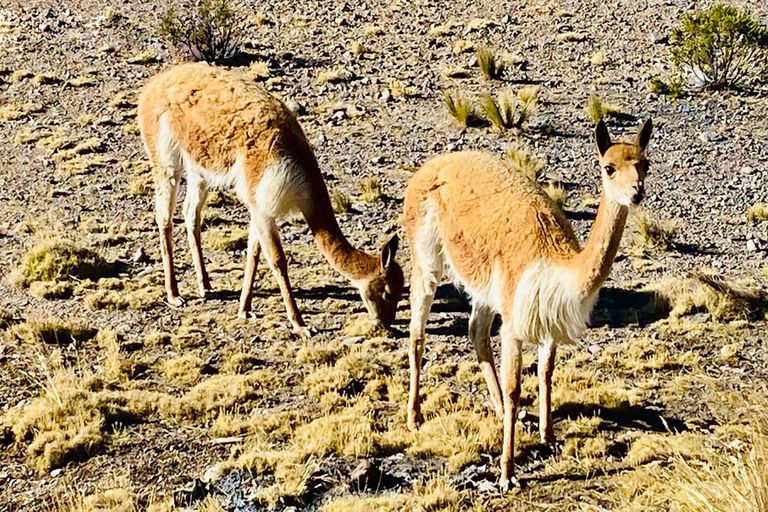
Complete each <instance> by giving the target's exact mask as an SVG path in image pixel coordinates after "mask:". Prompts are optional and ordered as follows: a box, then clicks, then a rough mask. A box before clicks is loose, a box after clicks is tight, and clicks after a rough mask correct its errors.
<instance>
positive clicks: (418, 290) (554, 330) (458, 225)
mask: <svg viewBox="0 0 768 512" xmlns="http://www.w3.org/2000/svg"><path fill="white" fill-rule="evenodd" d="M651 127H652V125H651V120H650V119H649V120H648V121H646V122H645V123H644V124H643V126H642V127H641V128H640V132H639V133H638V135H637V138H636V139H635V141H634V142H633V143H627V142H619V143H615V144H614V143H612V142H611V137H610V135H609V134H608V130H607V129H606V126H605V123H603V122H602V121H601V122H600V123H599V124H598V125H597V129H596V131H595V140H596V142H597V149H598V152H599V160H600V169H601V171H600V172H601V173H602V179H603V194H602V199H601V201H600V208H599V210H598V212H597V217H596V219H595V224H594V226H593V227H592V233H591V234H590V236H589V240H588V241H587V243H586V245H585V246H584V247H583V248H581V247H580V244H579V241H578V239H577V238H576V236H575V235H574V233H573V230H572V229H571V226H570V224H569V222H568V220H567V219H566V218H565V215H563V212H562V211H561V210H560V209H559V208H558V207H557V206H556V205H555V203H554V202H553V201H552V200H551V199H549V197H548V196H547V195H546V194H545V193H544V192H543V191H542V189H541V187H540V186H539V185H538V184H537V183H536V182H535V180H533V179H531V178H530V177H529V176H528V175H527V174H524V173H522V172H519V171H517V170H515V169H513V168H512V167H511V166H510V164H509V162H507V161H504V160H502V159H500V158H498V157H496V156H494V155H491V154H488V153H479V152H464V153H452V154H446V155H440V156H437V157H434V158H432V159H430V160H429V161H427V162H426V163H425V164H424V165H423V166H422V168H421V169H420V170H419V171H418V172H417V173H416V174H414V175H413V177H412V178H411V181H410V182H409V183H408V188H407V190H406V196H405V229H406V232H407V234H408V243H409V244H410V246H411V253H412V258H411V260H412V263H413V266H412V271H411V326H410V331H411V333H410V334H411V344H410V350H409V359H410V367H411V385H410V393H409V405H408V425H409V427H411V428H416V427H417V426H418V424H419V423H420V422H421V409H420V402H419V374H420V371H421V361H422V356H423V353H424V337H425V327H426V323H427V316H428V315H429V310H430V307H431V305H432V301H433V300H434V297H435V290H436V289H437V285H438V284H439V283H440V280H441V278H442V276H443V271H444V269H445V268H446V267H448V268H449V269H450V271H451V275H452V276H453V277H454V280H455V281H456V282H458V283H460V284H461V285H462V286H463V287H464V288H465V289H466V290H467V292H468V293H469V295H470V297H471V298H472V314H471V316H470V321H469V338H470V340H471V341H472V344H473V345H474V346H475V350H476V351H477V356H478V359H479V360H480V367H481V368H482V371H483V374H484V376H485V380H486V383H487V385H488V390H489V392H490V397H491V401H492V402H493V404H494V408H495V409H496V412H497V414H498V415H499V416H500V417H502V418H503V420H504V444H503V450H502V455H501V486H502V488H504V489H507V488H508V487H509V486H510V485H513V484H515V483H516V480H515V476H514V461H513V453H514V432H515V419H516V417H517V407H518V402H519V399H520V370H521V347H522V343H523V342H524V341H526V342H530V343H535V344H537V345H539V363H538V364H539V408H540V409H539V413H540V416H539V418H540V422H539V429H540V434H541V439H542V441H544V442H546V443H554V441H555V433H554V429H553V426H552V413H551V393H552V391H551V389H552V371H553V369H554V363H555V351H556V347H557V345H558V344H561V343H571V342H574V341H576V340H577V339H578V338H579V337H580V336H581V334H582V332H583V331H584V329H585V328H586V324H587V321H588V320H589V315H590V312H591V311H592V307H593V306H594V304H595V300H596V299H597V293H598V290H599V289H600V287H601V286H602V284H603V282H604V281H605V279H606V278H607V277H608V273H609V272H610V269H611V265H612V264H613V260H614V258H615V256H616V252H617V251H618V248H619V242H620V241H621V235H622V232H623V231H624V225H625V222H626V219H627V211H628V209H629V208H628V207H629V205H631V204H637V203H639V202H640V201H641V200H642V198H643V194H644V185H645V177H646V175H647V173H648V160H647V158H646V156H645V150H646V147H647V146H648V142H649V140H650V138H651V130H652V128H651ZM496 314H500V315H501V318H502V325H501V382H502V385H503V388H502V387H501V386H499V379H498V376H497V373H496V367H495V365H494V360H493V350H492V349H491V346H490V331H491V324H492V323H493V319H494V317H495V315H496Z"/></svg>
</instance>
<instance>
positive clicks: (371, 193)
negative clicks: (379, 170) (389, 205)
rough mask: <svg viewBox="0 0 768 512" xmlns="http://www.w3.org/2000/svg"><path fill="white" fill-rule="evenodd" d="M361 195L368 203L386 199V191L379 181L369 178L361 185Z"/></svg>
mask: <svg viewBox="0 0 768 512" xmlns="http://www.w3.org/2000/svg"><path fill="white" fill-rule="evenodd" d="M360 195H361V196H362V198H363V201H365V202H366V203H377V202H379V201H381V200H382V198H383V197H384V191H383V190H382V188H381V183H380V182H379V180H377V179H376V178H369V179H367V180H365V181H363V182H361V183H360Z"/></svg>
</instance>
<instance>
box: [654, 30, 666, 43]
mask: <svg viewBox="0 0 768 512" xmlns="http://www.w3.org/2000/svg"><path fill="white" fill-rule="evenodd" d="M651 41H652V42H653V44H667V43H669V34H664V33H663V32H654V33H652V34H651Z"/></svg>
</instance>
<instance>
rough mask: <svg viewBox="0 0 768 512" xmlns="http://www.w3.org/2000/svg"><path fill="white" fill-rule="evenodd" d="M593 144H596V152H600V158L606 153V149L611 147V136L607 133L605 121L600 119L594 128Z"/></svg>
mask: <svg viewBox="0 0 768 512" xmlns="http://www.w3.org/2000/svg"><path fill="white" fill-rule="evenodd" d="M595 142H596V143H597V150H598V151H599V152H600V156H603V155H604V154H605V152H606V151H608V148H610V147H611V135H610V134H609V133H608V127H607V126H605V121H603V120H602V119H601V120H600V122H599V123H597V126H595Z"/></svg>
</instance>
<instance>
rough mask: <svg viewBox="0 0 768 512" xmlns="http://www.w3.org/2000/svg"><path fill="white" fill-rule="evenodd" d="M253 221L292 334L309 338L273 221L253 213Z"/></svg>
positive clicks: (278, 234)
mask: <svg viewBox="0 0 768 512" xmlns="http://www.w3.org/2000/svg"><path fill="white" fill-rule="evenodd" d="M253 220H255V222H256V229H257V230H258V233H259V240H260V242H261V247H262V248H263V249H264V257H265V258H266V260H267V263H268V264H269V268H271V269H272V273H273V274H274V276H275V279H276V280H277V284H278V286H279V287H280V293H281V294H282V295H283V302H284V303H285V309H286V312H287V313H288V321H289V322H291V325H292V326H293V330H294V332H296V333H298V334H300V335H302V336H304V337H309V336H310V332H309V329H307V326H306V324H305V323H304V320H303V319H302V318H301V313H299V308H298V306H297V305H296V298H295V297H294V295H293V289H291V281H290V280H289V279H288V260H287V259H286V257H285V252H284V251H283V245H282V244H281V243H280V233H279V232H278V230H277V225H276V224H275V221H274V219H272V218H270V217H267V216H265V215H263V214H261V213H255V214H254V216H253Z"/></svg>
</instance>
